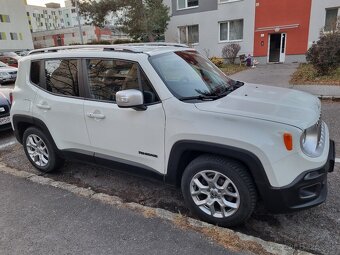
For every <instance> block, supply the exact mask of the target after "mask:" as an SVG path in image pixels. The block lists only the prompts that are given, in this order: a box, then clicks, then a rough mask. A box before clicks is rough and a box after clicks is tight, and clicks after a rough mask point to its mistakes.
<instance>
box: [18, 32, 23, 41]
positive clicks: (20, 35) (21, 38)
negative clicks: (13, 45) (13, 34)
mask: <svg viewBox="0 0 340 255" xmlns="http://www.w3.org/2000/svg"><path fill="white" fill-rule="evenodd" d="M19 39H20V40H21V41H22V40H24V37H23V35H22V33H19Z"/></svg>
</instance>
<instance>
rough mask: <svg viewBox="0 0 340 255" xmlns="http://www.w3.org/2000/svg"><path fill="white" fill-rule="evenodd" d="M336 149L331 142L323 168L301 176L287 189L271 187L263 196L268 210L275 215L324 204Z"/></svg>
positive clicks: (286, 187)
mask: <svg viewBox="0 0 340 255" xmlns="http://www.w3.org/2000/svg"><path fill="white" fill-rule="evenodd" d="M334 147H335V146H334V141H332V140H331V141H330V146H329V153H328V159H327V162H326V164H325V165H324V166H323V167H321V168H319V169H314V170H309V171H306V172H304V173H302V174H300V175H299V176H298V177H297V178H296V179H295V180H294V181H293V182H292V183H291V184H289V185H287V186H285V187H282V188H273V187H270V188H269V190H268V192H265V195H262V199H263V202H264V204H265V206H266V208H267V209H268V210H269V211H271V212H273V213H287V212H293V211H297V210H302V209H307V208H310V207H313V206H317V205H319V204H321V203H323V202H324V201H325V200H326V197H327V174H328V172H333V171H334V164H335V148H334Z"/></svg>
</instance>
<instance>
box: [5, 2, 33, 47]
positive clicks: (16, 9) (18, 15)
mask: <svg viewBox="0 0 340 255" xmlns="http://www.w3.org/2000/svg"><path fill="white" fill-rule="evenodd" d="M25 4H26V1H24V0H10V1H8V0H0V52H4V51H20V50H26V49H33V42H32V36H31V33H30V29H29V26H28V23H27V17H26V11H25Z"/></svg>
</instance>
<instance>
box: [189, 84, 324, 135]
mask: <svg viewBox="0 0 340 255" xmlns="http://www.w3.org/2000/svg"><path fill="white" fill-rule="evenodd" d="M195 105H196V107H197V108H198V109H199V110H201V111H208V112H215V113H221V114H232V115H239V116H244V117H250V118H256V119H262V120H266V121H274V122H278V123H283V124H288V125H291V126H295V127H298V128H300V129H302V130H303V129H306V128H308V127H310V126H312V125H313V124H315V123H316V122H317V121H318V119H319V118H320V111H321V103H320V100H319V99H318V98H317V97H315V96H312V95H310V94H307V93H305V92H301V91H296V90H293V89H285V88H278V87H272V86H265V85H258V84H250V83H247V84H245V85H244V86H242V87H240V88H238V89H236V90H235V91H233V92H232V93H230V94H229V95H227V96H225V97H223V98H220V99H218V100H215V101H209V102H202V103H196V104H195Z"/></svg>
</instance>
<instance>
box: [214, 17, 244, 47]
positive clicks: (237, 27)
mask: <svg viewBox="0 0 340 255" xmlns="http://www.w3.org/2000/svg"><path fill="white" fill-rule="evenodd" d="M219 25H220V41H221V42H224V41H229V42H230V41H238V40H243V19H240V20H230V21H226V22H220V23H219Z"/></svg>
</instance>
